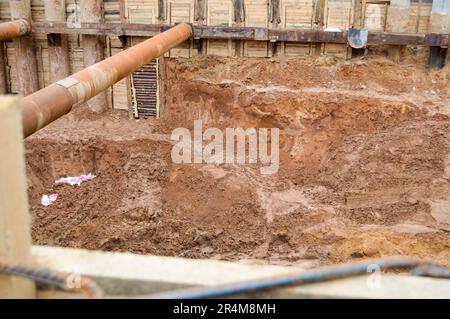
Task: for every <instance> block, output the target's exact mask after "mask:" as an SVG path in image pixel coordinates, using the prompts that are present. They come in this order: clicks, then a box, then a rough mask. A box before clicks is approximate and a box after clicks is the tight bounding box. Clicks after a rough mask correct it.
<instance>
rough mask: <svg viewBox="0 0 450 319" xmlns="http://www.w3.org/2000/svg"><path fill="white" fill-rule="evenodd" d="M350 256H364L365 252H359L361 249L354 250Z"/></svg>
mask: <svg viewBox="0 0 450 319" xmlns="http://www.w3.org/2000/svg"><path fill="white" fill-rule="evenodd" d="M350 256H352V258H363V257H364V254H363V253H361V252H359V251H354V252H352V253H351V255H350Z"/></svg>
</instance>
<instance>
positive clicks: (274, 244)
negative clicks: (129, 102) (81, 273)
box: [25, 57, 450, 265]
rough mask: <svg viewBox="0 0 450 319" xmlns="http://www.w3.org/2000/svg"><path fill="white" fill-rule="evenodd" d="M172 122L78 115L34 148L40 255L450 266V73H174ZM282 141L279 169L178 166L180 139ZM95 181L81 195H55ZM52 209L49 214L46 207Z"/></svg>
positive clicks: (194, 65)
mask: <svg viewBox="0 0 450 319" xmlns="http://www.w3.org/2000/svg"><path fill="white" fill-rule="evenodd" d="M163 68H164V72H163V76H165V77H166V79H165V82H164V86H163V90H162V95H163V97H164V100H163V104H164V108H163V109H162V110H161V112H162V118H161V119H158V120H155V119H141V120H139V121H135V120H128V119H127V114H126V112H124V111H119V110H116V111H109V112H107V113H106V114H102V115H95V114H91V113H90V112H89V111H88V110H87V109H86V108H85V107H82V106H81V107H78V108H77V109H75V110H74V111H73V112H72V113H71V114H69V115H67V116H65V117H63V118H61V119H60V120H58V121H56V122H54V123H53V124H52V125H50V126H48V127H47V128H46V129H43V130H41V131H40V132H39V133H37V134H35V135H33V136H31V137H29V138H27V139H26V140H25V146H26V161H27V176H28V185H29V201H30V207H31V214H32V237H33V241H34V243H36V244H47V245H58V246H70V247H82V248H88V249H101V250H110V251H128V252H134V253H143V254H144V253H145V254H158V255H168V256H183V257H193V258H216V259H226V260H252V261H255V262H256V261H259V262H270V263H278V264H293V263H297V262H303V261H305V260H310V261H311V262H312V263H313V264H328V263H335V262H341V261H347V260H350V259H358V258H365V257H380V256H391V255H409V256H414V257H420V258H425V259H430V260H434V261H438V262H441V263H443V264H446V265H450V237H449V236H450V117H449V116H450V103H449V96H450V95H449V94H450V92H449V90H450V88H449V86H448V83H449V82H450V81H449V77H450V72H449V69H448V68H447V69H444V70H440V71H430V70H427V69H426V67H425V66H424V65H421V64H403V65H398V64H394V63H392V62H390V61H388V60H386V59H384V58H381V57H371V58H367V59H364V60H361V59H353V60H351V61H337V60H335V59H333V58H330V57H322V58H312V57H308V58H292V59H284V60H276V59H274V60H271V59H263V60H257V59H231V58H230V59H219V58H211V57H202V58H195V59H193V60H178V61H177V60H166V61H165V63H164V66H163ZM194 119H202V120H203V125H204V127H218V128H221V129H224V128H226V127H243V128H248V127H255V128H260V127H269V128H271V127H278V128H280V168H279V171H278V173H277V174H273V175H262V174H260V171H259V166H258V165H250V164H247V165H237V164H222V165H206V164H175V163H173V162H172V161H171V157H170V152H171V148H172V145H173V142H171V141H170V133H171V131H172V130H173V129H174V128H176V127H187V128H192V127H193V120H194ZM89 172H92V173H94V174H96V175H97V177H96V178H95V179H94V180H92V181H89V182H86V183H83V184H81V186H79V187H77V186H68V185H63V186H62V185H54V181H55V180H56V179H58V178H60V177H63V176H67V175H78V174H82V173H89ZM50 193H58V194H59V195H60V197H59V198H58V199H57V201H56V203H54V204H53V205H51V206H49V207H43V206H42V205H41V204H40V197H41V195H42V194H50Z"/></svg>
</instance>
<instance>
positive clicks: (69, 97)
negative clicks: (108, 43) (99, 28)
mask: <svg viewBox="0 0 450 319" xmlns="http://www.w3.org/2000/svg"><path fill="white" fill-rule="evenodd" d="M191 35H192V27H191V26H190V25H189V24H187V23H181V24H178V25H176V26H175V27H173V28H171V29H169V30H167V31H165V32H163V33H160V34H158V35H156V36H155V37H153V38H151V39H148V40H145V41H143V42H141V43H139V44H137V45H135V46H132V47H131V48H129V49H127V50H124V51H122V52H120V53H117V54H116V55H114V56H112V57H109V58H107V59H105V60H103V61H101V62H99V63H96V64H94V65H91V66H90V67H87V68H85V69H83V70H81V71H79V72H77V73H75V74H73V75H71V76H69V77H67V78H65V79H63V80H61V81H58V82H56V83H53V84H51V85H49V86H47V87H45V88H43V89H42V90H39V91H37V92H35V93H33V94H30V95H28V96H26V97H24V98H23V99H22V100H21V102H20V105H21V108H22V126H23V134H24V137H27V136H29V135H31V134H33V133H34V132H36V131H38V130H40V129H41V128H43V127H44V126H46V125H48V124H50V123H51V122H53V121H54V120H56V119H58V118H59V117H61V116H63V115H64V114H67V113H69V112H70V110H71V109H72V106H73V105H75V104H80V103H84V102H86V101H87V100H89V99H90V98H92V97H93V96H95V95H97V94H98V93H100V92H101V91H103V90H105V89H106V88H108V87H109V86H111V85H113V84H114V83H116V82H118V81H120V80H121V79H123V78H124V77H126V76H127V75H128V74H130V73H132V72H134V71H136V70H137V69H139V68H140V67H142V66H143V65H145V64H147V63H149V62H150V61H151V60H153V59H155V58H157V57H159V56H161V55H163V54H164V53H165V52H167V51H168V50H170V49H171V48H173V47H175V46H177V45H178V44H180V43H182V42H184V41H186V40H187V39H188V38H189V37H190V36H191Z"/></svg>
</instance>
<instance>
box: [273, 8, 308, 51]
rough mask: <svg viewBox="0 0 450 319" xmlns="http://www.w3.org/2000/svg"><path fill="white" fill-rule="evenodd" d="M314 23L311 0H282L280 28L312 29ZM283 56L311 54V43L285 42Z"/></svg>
mask: <svg viewBox="0 0 450 319" xmlns="http://www.w3.org/2000/svg"><path fill="white" fill-rule="evenodd" d="M313 23H314V1H313V0H282V1H281V24H280V26H281V28H282V29H312V27H313ZM282 47H283V53H284V55H285V56H300V55H310V54H311V43H285V44H284V45H283V46H282Z"/></svg>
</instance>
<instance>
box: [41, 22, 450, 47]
mask: <svg viewBox="0 0 450 319" xmlns="http://www.w3.org/2000/svg"><path fill="white" fill-rule="evenodd" d="M32 28H33V32H36V33H67V34H97V35H98V34H102V35H109V36H144V37H152V36H155V35H157V34H159V33H160V32H162V31H165V30H167V29H169V28H171V26H169V25H160V24H135V23H128V24H125V23H122V24H119V23H114V24H102V23H82V24H81V26H74V25H71V24H66V23H49V22H36V23H33V26H32ZM192 29H193V36H194V37H195V38H201V39H223V40H226V39H229V40H255V41H271V40H272V41H285V42H323V43H342V44H345V43H347V31H343V32H328V31H318V30H309V29H307V30H305V29H269V28H257V27H212V26H193V27H192ZM368 44H369V45H380V44H383V45H387V44H392V45H428V46H448V45H449V44H450V34H411V33H391V32H369V37H368Z"/></svg>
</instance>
